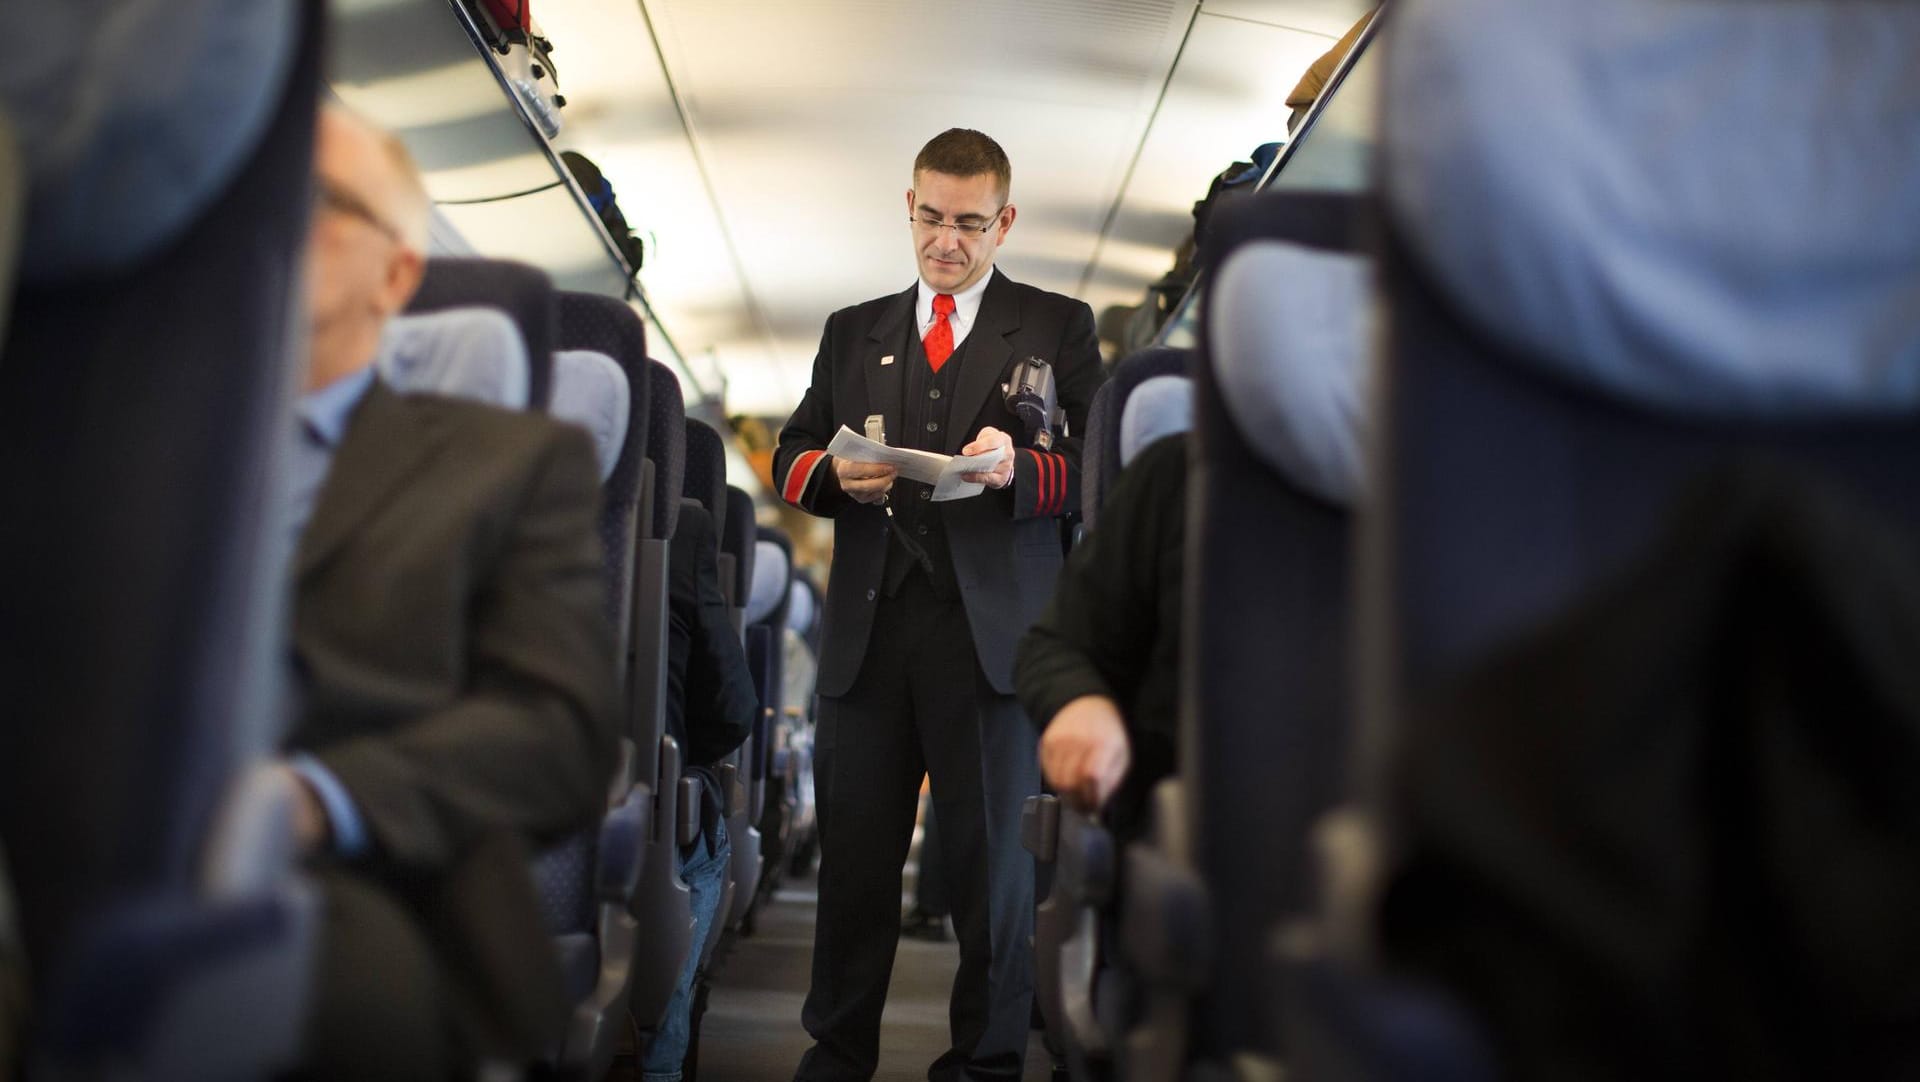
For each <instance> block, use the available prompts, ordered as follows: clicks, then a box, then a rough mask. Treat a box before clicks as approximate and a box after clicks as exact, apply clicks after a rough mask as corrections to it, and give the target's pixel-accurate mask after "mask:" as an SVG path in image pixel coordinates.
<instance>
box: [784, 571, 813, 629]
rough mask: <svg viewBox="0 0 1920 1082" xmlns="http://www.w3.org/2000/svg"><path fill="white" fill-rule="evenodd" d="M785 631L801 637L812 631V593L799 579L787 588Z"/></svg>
mask: <svg viewBox="0 0 1920 1082" xmlns="http://www.w3.org/2000/svg"><path fill="white" fill-rule="evenodd" d="M787 629H788V630H789V631H793V632H795V633H797V634H801V635H805V634H806V633H807V632H808V631H810V630H812V629H813V591H812V590H809V589H807V584H806V583H804V582H801V581H800V580H799V579H794V580H793V582H792V583H790V584H789V585H788V587H787Z"/></svg>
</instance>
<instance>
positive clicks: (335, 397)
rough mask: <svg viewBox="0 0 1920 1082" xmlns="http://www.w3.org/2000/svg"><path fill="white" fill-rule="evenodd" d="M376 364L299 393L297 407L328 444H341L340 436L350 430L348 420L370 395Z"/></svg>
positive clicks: (335, 445)
mask: <svg viewBox="0 0 1920 1082" xmlns="http://www.w3.org/2000/svg"><path fill="white" fill-rule="evenodd" d="M373 369H374V366H373V365H368V366H366V367H365V368H362V369H361V370H360V371H358V372H355V373H354V374H353V375H351V376H342V377H341V378H339V379H337V380H334V381H333V382H332V383H329V384H327V385H326V386H325V387H322V388H320V389H319V390H317V391H309V392H307V393H306V394H303V395H301V396H300V402H299V404H298V405H297V406H295V407H294V412H295V413H296V414H298V415H299V417H300V420H301V421H302V422H304V423H305V424H306V426H307V428H308V429H309V430H310V431H312V433H313V434H314V436H316V437H318V438H319V440H320V441H321V442H322V443H325V444H326V445H327V446H328V447H338V446H339V445H340V440H341V438H342V437H343V436H345V435H346V434H347V422H348V421H349V420H351V419H352V418H353V410H354V407H355V406H358V405H359V404H360V400H361V399H363V398H365V397H366V396H367V389H368V388H369V387H372V386H373V380H374V371H373Z"/></svg>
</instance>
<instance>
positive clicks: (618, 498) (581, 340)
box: [554, 292, 653, 700]
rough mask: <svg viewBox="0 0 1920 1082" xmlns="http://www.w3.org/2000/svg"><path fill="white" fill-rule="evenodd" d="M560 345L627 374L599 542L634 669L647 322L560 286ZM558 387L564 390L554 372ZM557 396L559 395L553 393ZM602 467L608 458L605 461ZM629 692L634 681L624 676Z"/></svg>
mask: <svg viewBox="0 0 1920 1082" xmlns="http://www.w3.org/2000/svg"><path fill="white" fill-rule="evenodd" d="M554 322H555V326H554V331H555V335H556V339H555V347H556V348H557V349H559V350H561V351H563V352H564V351H567V350H596V351H598V352H600V353H602V354H605V355H606V356H607V357H609V358H611V359H612V361H613V363H614V364H615V365H617V366H618V368H619V371H620V373H621V374H622V375H623V376H624V377H625V383H626V386H627V388H628V393H627V396H626V398H627V406H628V408H627V423H626V433H627V434H626V439H625V440H624V441H622V443H621V445H620V446H619V448H618V449H617V456H616V458H615V460H614V462H613V465H612V469H611V471H605V472H606V476H605V480H604V483H603V484H602V486H601V495H602V498H603V500H604V503H603V504H602V505H601V509H600V546H601V549H602V551H603V552H604V553H605V556H606V563H607V574H608V579H609V581H610V582H611V583H612V584H613V589H614V600H613V602H612V606H611V608H610V609H609V615H610V616H612V618H613V621H614V627H615V628H617V629H618V633H619V641H620V669H621V673H622V675H623V676H626V675H628V674H629V673H630V669H631V665H632V658H631V652H632V649H633V621H634V612H633V598H634V588H633V584H634V565H635V563H636V561H637V560H638V551H637V545H638V543H639V539H640V536H641V532H642V527H641V525H640V520H641V518H642V517H643V516H644V517H648V518H651V517H652V511H653V509H652V508H651V507H650V506H643V503H642V501H643V500H651V499H652V491H651V476H652V472H653V471H652V468H651V466H650V465H649V462H648V459H647V436H648V430H649V427H650V424H651V421H652V418H653V409H652V406H653V403H652V397H651V391H652V389H653V378H652V375H651V373H650V372H649V371H648V366H649V364H650V363H651V362H649V361H648V360H647V329H646V324H645V323H644V322H642V321H641V319H640V317H639V316H638V315H637V314H635V313H634V311H633V309H631V308H628V307H627V306H626V305H625V304H622V303H621V302H619V301H617V300H615V299H613V298H612V297H603V296H600V295H598V294H594V293H571V292H561V293H559V294H558V295H556V297H555V321H554ZM555 375H556V381H555V385H554V392H555V394H556V395H561V394H563V393H564V388H563V386H562V382H563V381H561V380H560V379H559V378H558V376H559V373H558V372H557V371H556V373H555ZM556 401H557V399H556ZM602 465H603V467H604V466H605V463H604V462H603V463H602ZM623 687H624V689H625V693H626V694H627V695H628V696H629V700H630V697H631V695H632V693H633V689H632V687H631V685H630V682H628V681H623Z"/></svg>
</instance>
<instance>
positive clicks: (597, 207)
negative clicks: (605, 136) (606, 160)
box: [560, 150, 646, 274]
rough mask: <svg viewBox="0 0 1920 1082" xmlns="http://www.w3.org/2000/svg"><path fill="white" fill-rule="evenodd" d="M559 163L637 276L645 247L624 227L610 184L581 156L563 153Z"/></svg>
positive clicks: (623, 219) (625, 224)
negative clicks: (576, 183)
mask: <svg viewBox="0 0 1920 1082" xmlns="http://www.w3.org/2000/svg"><path fill="white" fill-rule="evenodd" d="M560 160H561V161H563V162H565V163H567V171H568V172H570V173H572V174H573V179H574V180H575V181H576V182H578V183H579V185H580V190H581V191H583V192H586V193H587V201H588V202H589V203H592V204H593V211H594V213H595V214H598V215H599V216H600V224H601V225H604V226H606V227H607V233H608V234H610V235H611V236H612V237H613V242H614V243H615V244H617V245H619V246H620V254H621V255H623V256H625V257H626V260H627V266H628V267H629V268H631V269H632V271H633V273H635V274H638V273H640V263H641V259H642V257H643V256H644V255H645V254H646V247H645V245H643V244H642V243H641V241H640V238H639V237H638V236H636V235H635V234H634V232H633V230H632V228H630V227H629V226H628V225H627V216H626V215H624V214H622V213H620V202H619V200H618V199H617V198H616V197H615V196H614V194H613V185H612V184H609V183H607V178H606V176H605V175H603V174H602V173H601V172H600V167H599V166H597V165H595V164H593V160H592V159H590V158H588V157H587V156H586V155H584V154H580V153H578V152H576V151H572V150H566V151H562V152H561V153H560Z"/></svg>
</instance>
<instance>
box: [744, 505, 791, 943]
mask: <svg viewBox="0 0 1920 1082" xmlns="http://www.w3.org/2000/svg"><path fill="white" fill-rule="evenodd" d="M756 533H757V540H755V541H754V557H753V589H752V590H750V591H749V592H748V594H747V614H746V615H747V664H748V665H749V666H750V667H751V668H752V669H753V682H754V686H755V687H756V688H757V689H758V690H759V692H760V716H759V720H758V722H756V724H755V726H754V734H753V736H754V755H753V760H752V762H751V763H750V764H749V766H750V770H749V772H748V773H749V776H748V783H747V814H748V816H749V818H750V820H751V821H752V822H753V823H754V825H755V826H756V828H757V829H758V830H759V831H760V883H759V887H758V889H757V890H756V891H755V893H754V895H753V896H752V897H751V898H750V899H749V900H748V905H747V910H746V913H745V914H744V916H743V917H742V920H741V925H740V932H741V934H742V935H751V934H752V933H753V918H754V914H755V912H756V911H757V910H758V908H759V906H760V905H762V904H764V903H765V902H766V901H767V899H768V898H770V897H771V896H772V894H773V891H774V889H775V888H776V887H777V886H778V885H779V883H780V880H781V879H782V878H783V873H784V871H785V868H786V858H787V854H788V852H789V846H790V844H791V842H792V835H793V820H794V811H795V809H794V806H793V786H792V784H791V781H790V779H788V778H787V777H786V776H785V775H783V774H781V773H780V769H779V768H781V767H784V766H785V765H786V763H785V760H784V758H783V757H782V749H785V748H788V747H790V746H791V743H792V739H793V723H792V719H791V718H790V717H788V715H787V712H786V699H785V693H786V660H787V659H786V629H787V619H788V614H787V609H788V606H789V605H790V604H792V598H793V542H791V541H790V540H788V539H787V535H786V534H785V533H784V532H782V531H780V530H777V529H773V528H771V527H767V526H761V527H759V528H758V529H757V531H756Z"/></svg>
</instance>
